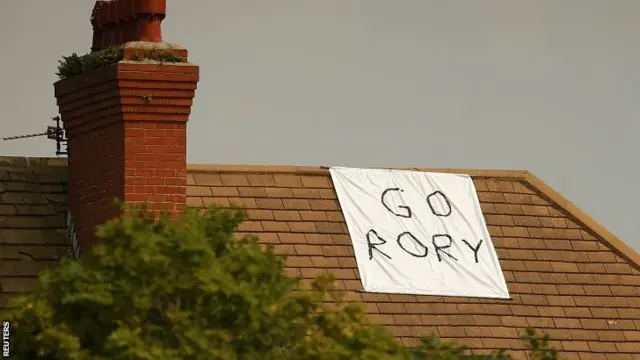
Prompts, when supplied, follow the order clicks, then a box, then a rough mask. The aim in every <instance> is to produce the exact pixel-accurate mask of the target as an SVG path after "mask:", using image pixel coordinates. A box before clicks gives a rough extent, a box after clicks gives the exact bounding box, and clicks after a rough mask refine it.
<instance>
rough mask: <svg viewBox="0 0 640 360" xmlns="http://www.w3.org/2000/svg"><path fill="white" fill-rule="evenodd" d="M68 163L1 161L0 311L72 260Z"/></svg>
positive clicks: (9, 159) (28, 159)
mask: <svg viewBox="0 0 640 360" xmlns="http://www.w3.org/2000/svg"><path fill="white" fill-rule="evenodd" d="M66 213H67V169H66V162H65V161H64V160H58V159H47V158H15V157H14V158H12V157H0V309H1V308H3V307H6V305H7V302H8V300H9V298H10V297H12V296H15V295H20V294H24V293H28V292H30V291H32V290H33V288H34V287H35V286H36V283H37V279H36V276H37V274H38V273H39V272H40V271H41V270H42V269H44V268H46V267H49V266H54V265H56V264H57V263H58V261H59V260H60V258H61V257H62V256H65V255H70V254H71V253H70V246H69V245H68V241H67V237H66Z"/></svg>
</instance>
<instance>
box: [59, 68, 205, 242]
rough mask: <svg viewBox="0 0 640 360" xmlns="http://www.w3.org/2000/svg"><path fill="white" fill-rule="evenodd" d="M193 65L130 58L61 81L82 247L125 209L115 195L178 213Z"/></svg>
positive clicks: (72, 198) (182, 197)
mask: <svg viewBox="0 0 640 360" xmlns="http://www.w3.org/2000/svg"><path fill="white" fill-rule="evenodd" d="M198 70H199V69H198V67H197V66H195V65H192V64H159V63H138V62H132V61H123V62H120V63H118V64H114V65H111V66H107V67H105V68H101V69H97V70H94V71H93V72H91V73H89V74H86V75H79V76H76V77H73V78H70V79H66V80H62V81H60V82H58V83H56V84H55V92H56V97H57V100H58V106H59V108H60V113H61V117H62V121H63V123H64V127H65V130H66V132H67V137H68V139H69V141H68V151H69V172H70V185H71V186H70V191H69V203H70V205H69V206H70V208H71V213H72V214H73V217H74V220H75V222H76V226H77V236H78V241H79V243H80V249H81V250H82V249H86V248H88V247H90V246H91V245H93V244H94V242H95V236H94V234H95V231H94V229H95V226H96V225H98V224H101V223H104V222H105V221H106V220H108V219H110V218H112V217H113V216H115V215H117V214H118V210H117V208H115V207H114V206H113V199H114V198H118V199H120V200H124V201H126V202H132V203H137V202H147V203H148V204H149V208H150V209H151V210H158V211H159V210H168V211H170V212H172V213H173V214H174V215H178V214H179V213H180V212H181V210H182V209H183V207H184V203H185V195H186V194H185V184H186V123H187V120H188V118H189V113H190V111H191V104H192V99H193V96H194V95H195V89H196V86H197V81H198Z"/></svg>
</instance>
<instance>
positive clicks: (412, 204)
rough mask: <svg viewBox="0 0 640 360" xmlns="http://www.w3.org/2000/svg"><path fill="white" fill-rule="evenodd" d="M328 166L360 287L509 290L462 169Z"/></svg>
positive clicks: (460, 292) (473, 292)
mask: <svg viewBox="0 0 640 360" xmlns="http://www.w3.org/2000/svg"><path fill="white" fill-rule="evenodd" d="M330 172H331V178H332V179H333V183H334V186H335V189H336V192H337V194H338V200H339V201H340V206H341V207H342V212H343V214H344V217H345V220H346V222H347V226H348V228H349V234H350V235H351V240H352V243H353V249H354V252H355V255H356V261H357V263H358V270H359V271H360V278H361V280H362V286H363V288H364V290H365V291H370V292H380V293H400V294H416V295H444V296H466V297H483V298H501V299H507V298H509V291H508V289H507V284H506V282H505V280H504V276H503V274H502V269H501V268H500V263H499V261H498V257H497V255H496V251H495V249H494V247H493V243H492V241H491V238H490V237H489V231H488V230H487V226H486V224H485V222H484V216H483V215H482V210H481V209H480V202H479V201H478V196H477V194H476V189H475V187H474V185H473V182H472V181H471V178H470V177H469V176H468V175H459V174H441V173H427V172H418V171H398V170H380V169H355V168H343V167H334V168H331V170H330Z"/></svg>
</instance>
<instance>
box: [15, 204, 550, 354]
mask: <svg viewBox="0 0 640 360" xmlns="http://www.w3.org/2000/svg"><path fill="white" fill-rule="evenodd" d="M127 213H128V215H127V216H122V217H120V218H118V219H114V220H112V221H110V222H108V223H107V224H105V225H103V226H101V227H99V230H98V234H99V237H100V238H101V241H100V245H98V246H96V247H95V248H94V249H93V251H91V252H90V253H88V254H86V255H84V256H83V257H82V258H81V259H80V260H71V259H65V260H63V261H62V263H61V265H60V266H59V267H57V268H55V269H53V270H49V271H47V272H45V273H44V274H42V276H41V279H40V282H41V286H40V288H39V290H37V291H36V292H34V293H33V294H31V295H29V296H27V297H24V298H21V299H18V300H16V301H15V302H14V304H13V305H14V307H13V308H12V310H11V311H10V312H9V313H8V314H6V316H5V317H4V318H6V319H8V320H9V321H11V329H12V341H11V353H12V358H16V359H52V360H53V359H56V360H57V359H60V360H62V359H65V360H67V359H68V360H103V359H105V360H106V359H117V360H156V359H172V360H179V359H194V360H200V359H202V360H204V359H207V360H208V359H222V360H235V359H246V360H253V359H256V360H257V359H261V360H263V359H264V360H269V359H278V360H289V359H291V360H299V359H310V360H340V359H344V360H347V359H348V360H352V359H355V360H357V359H371V360H374V359H376V360H378V359H379V360H387V359H388V360H396V359H397V360H410V359H415V360H418V359H441V360H448V359H479V358H480V357H471V356H468V355H464V354H463V352H464V349H462V348H461V347H458V346H456V345H454V344H447V343H442V342H440V341H438V340H437V339H435V338H426V339H424V341H423V344H422V346H421V348H419V349H415V350H407V349H405V348H403V347H402V346H401V344H399V343H398V342H397V341H396V340H395V339H394V338H393V337H392V336H391V335H389V334H388V333H387V332H386V331H385V330H384V329H383V328H381V327H378V326H374V325H371V324H368V323H367V321H366V316H365V314H364V312H363V311H362V309H361V308H360V307H359V305H357V304H345V303H343V302H340V299H339V297H337V296H336V294H338V293H339V292H337V291H333V288H332V281H331V279H330V278H328V277H319V278H317V279H316V280H315V281H314V282H313V284H312V286H311V288H310V289H303V288H302V287H301V286H300V284H301V283H300V281H299V280H298V279H294V278H290V277H287V276H285V274H284V272H283V266H284V265H283V261H282V258H281V257H280V256H277V255H275V254H274V253H273V251H272V250H271V249H270V248H268V247H266V248H265V247H263V246H261V245H260V244H258V242H257V239H256V238H254V237H243V238H237V237H235V236H234V232H235V230H236V228H237V226H238V224H240V222H242V221H243V220H244V219H245V216H244V212H243V211H241V210H220V209H215V208H212V209H210V210H209V211H208V212H206V213H205V214H199V213H196V212H195V211H188V212H187V213H186V214H185V215H184V216H183V217H182V218H181V219H180V220H179V221H170V220H169V218H168V216H162V217H161V218H160V219H155V220H154V219H153V218H152V217H151V216H150V215H149V213H147V212H145V211H144V210H136V209H133V208H130V209H129V210H128V211H127ZM527 336H529V342H530V344H532V345H533V346H534V347H535V348H536V349H534V350H533V354H534V356H538V357H534V359H537V360H553V359H555V356H556V355H555V353H553V352H552V351H551V350H550V349H549V348H548V344H547V342H546V339H540V338H538V337H536V336H535V334H533V333H528V334H527ZM536 354H537V355H536ZM484 358H485V359H487V358H491V359H503V358H507V357H506V356H505V355H503V354H495V355H492V356H491V357H484Z"/></svg>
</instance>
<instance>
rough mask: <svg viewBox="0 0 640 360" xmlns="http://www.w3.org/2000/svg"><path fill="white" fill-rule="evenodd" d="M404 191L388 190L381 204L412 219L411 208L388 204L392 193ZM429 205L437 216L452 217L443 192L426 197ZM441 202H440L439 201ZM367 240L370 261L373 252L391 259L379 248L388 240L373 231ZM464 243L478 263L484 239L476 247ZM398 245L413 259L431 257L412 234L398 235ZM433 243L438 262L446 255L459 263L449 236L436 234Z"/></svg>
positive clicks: (390, 210) (382, 197)
mask: <svg viewBox="0 0 640 360" xmlns="http://www.w3.org/2000/svg"><path fill="white" fill-rule="evenodd" d="M401 192H404V190H402V189H400V188H388V189H386V190H385V191H383V192H382V195H381V196H380V202H381V203H382V206H384V207H385V209H387V211H389V212H390V213H392V214H393V215H395V216H397V217H400V218H405V219H410V218H411V217H412V216H413V212H412V211H411V208H410V207H408V206H406V205H398V206H397V209H393V208H392V206H391V205H390V204H389V203H388V202H387V197H388V196H389V195H390V194H391V193H401ZM425 200H426V202H427V205H429V209H431V212H432V213H433V215H435V216H439V217H448V216H450V215H451V211H452V207H451V202H450V201H449V199H448V198H447V196H446V195H445V194H444V193H443V192H442V191H439V190H438V191H434V192H432V193H431V194H429V195H428V196H427V197H426V199H425ZM438 200H439V201H438ZM366 238H367V247H368V249H369V260H372V259H373V251H374V250H375V251H377V252H378V253H380V254H381V255H383V256H385V257H386V258H388V259H391V257H390V256H389V255H387V254H386V253H384V252H383V251H382V250H381V249H380V248H379V247H380V246H382V245H384V244H386V243H387V240H385V239H383V238H382V237H380V235H378V233H377V232H376V231H375V230H374V229H371V230H369V231H368V232H367V234H366ZM462 242H463V243H464V244H465V245H466V246H467V247H468V248H469V249H470V251H472V252H473V255H474V259H475V262H476V263H478V250H480V246H481V245H482V239H480V241H479V242H478V243H477V244H476V245H475V246H474V245H471V243H469V242H468V241H467V240H465V239H462ZM396 243H397V244H398V246H399V247H400V248H401V249H402V250H404V252H406V253H407V254H409V255H411V256H413V257H419V258H422V257H427V255H429V248H428V247H427V246H426V245H425V244H424V243H423V242H422V241H421V240H420V239H418V238H416V237H415V235H413V234H412V233H411V232H409V231H405V232H403V233H401V234H400V235H398V237H397V238H396ZM431 243H432V244H433V248H434V249H435V254H436V256H437V258H438V262H442V259H443V256H444V255H446V256H448V257H449V258H450V259H452V260H455V261H458V258H456V257H455V256H453V255H452V254H451V253H450V252H449V251H448V250H447V249H449V248H450V247H451V245H452V244H453V238H452V237H451V235H449V234H435V235H433V236H432V237H431Z"/></svg>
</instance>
